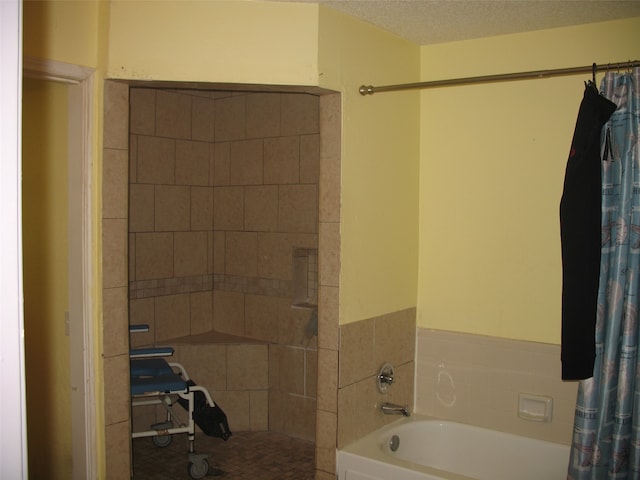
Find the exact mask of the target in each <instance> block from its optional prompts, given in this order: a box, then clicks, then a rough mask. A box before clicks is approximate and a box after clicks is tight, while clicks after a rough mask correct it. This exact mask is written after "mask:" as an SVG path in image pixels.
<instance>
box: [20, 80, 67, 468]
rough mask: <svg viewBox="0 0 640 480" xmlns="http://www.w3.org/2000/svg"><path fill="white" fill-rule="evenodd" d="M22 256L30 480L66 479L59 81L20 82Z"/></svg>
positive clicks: (63, 159)
mask: <svg viewBox="0 0 640 480" xmlns="http://www.w3.org/2000/svg"><path fill="white" fill-rule="evenodd" d="M22 108H23V111H22V115H23V131H22V134H23V142H22V151H23V155H22V173H23V185H22V186H23V198H22V212H23V257H24V300H25V302H24V316H25V320H24V323H25V365H26V391H27V440H28V455H29V475H30V478H55V479H63V478H71V458H72V457H71V451H72V448H71V399H70V376H69V337H67V336H66V335H65V312H66V311H67V310H68V289H67V120H66V116H67V86H66V85H62V84H57V83H53V82H46V81H40V80H29V79H26V80H25V81H24V86H23V104H22Z"/></svg>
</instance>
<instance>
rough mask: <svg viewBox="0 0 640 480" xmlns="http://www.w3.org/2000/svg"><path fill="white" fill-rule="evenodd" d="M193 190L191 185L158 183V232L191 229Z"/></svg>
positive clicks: (156, 225) (155, 208)
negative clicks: (178, 185)
mask: <svg viewBox="0 0 640 480" xmlns="http://www.w3.org/2000/svg"><path fill="white" fill-rule="evenodd" d="M190 194H191V191H190V189H189V187H187V186H184V187H177V186H171V185H156V187H155V207H154V214H155V216H154V218H155V220H154V221H155V230H156V232H164V231H180V230H183V231H184V230H189V228H190V225H189V223H190V207H191V196H190Z"/></svg>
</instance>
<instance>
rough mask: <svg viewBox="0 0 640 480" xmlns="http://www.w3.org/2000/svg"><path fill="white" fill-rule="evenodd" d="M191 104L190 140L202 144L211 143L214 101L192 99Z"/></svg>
mask: <svg viewBox="0 0 640 480" xmlns="http://www.w3.org/2000/svg"><path fill="white" fill-rule="evenodd" d="M191 102H192V104H191V107H192V111H191V138H193V139H194V140H201V141H203V142H213V140H214V135H213V131H214V125H213V122H214V100H213V99H212V98H203V97H193V98H192V99H191Z"/></svg>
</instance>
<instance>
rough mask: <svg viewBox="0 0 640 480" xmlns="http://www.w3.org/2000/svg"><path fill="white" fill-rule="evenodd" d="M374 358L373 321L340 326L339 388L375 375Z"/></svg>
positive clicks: (376, 366)
mask: <svg viewBox="0 0 640 480" xmlns="http://www.w3.org/2000/svg"><path fill="white" fill-rule="evenodd" d="M374 358H375V357H374V321H373V319H369V320H361V321H359V322H354V323H348V324H346V325H341V326H340V365H339V366H340V372H339V381H340V387H341V388H342V387H344V386H346V385H350V384H352V383H355V382H357V381H360V380H362V379H364V378H366V377H369V376H371V375H374V374H376V373H377V369H378V367H379V366H378V365H375V364H374Z"/></svg>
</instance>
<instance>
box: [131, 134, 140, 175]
mask: <svg viewBox="0 0 640 480" xmlns="http://www.w3.org/2000/svg"><path fill="white" fill-rule="evenodd" d="M137 167H138V136H137V135H129V182H131V183H135V182H137V181H138V169H137Z"/></svg>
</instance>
